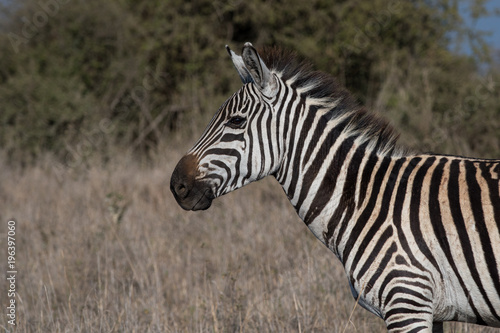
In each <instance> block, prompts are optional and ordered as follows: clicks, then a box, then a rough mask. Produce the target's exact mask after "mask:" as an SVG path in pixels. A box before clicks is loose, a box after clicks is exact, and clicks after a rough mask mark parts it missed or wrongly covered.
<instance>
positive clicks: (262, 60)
mask: <svg viewBox="0 0 500 333" xmlns="http://www.w3.org/2000/svg"><path fill="white" fill-rule="evenodd" d="M226 49H227V52H228V53H229V56H230V58H231V60H232V62H233V65H234V67H235V68H236V70H237V72H238V74H239V76H240V78H241V80H242V82H243V86H242V87H241V88H240V89H239V90H238V91H237V92H236V93H234V94H233V95H232V96H231V97H230V98H229V99H228V100H227V101H226V102H225V103H224V104H223V105H222V106H221V107H220V109H219V111H218V112H217V113H216V114H215V116H214V117H213V118H212V120H211V121H210V123H209V124H208V126H207V127H206V129H205V131H204V132H203V134H202V135H201V138H200V139H199V140H198V141H197V142H196V143H195V144H194V146H193V147H192V148H191V149H190V150H189V151H188V152H187V153H186V155H184V157H182V158H181V160H180V161H179V162H178V164H177V166H176V167H175V169H174V171H173V173H172V177H171V182H170V188H171V191H172V193H173V195H174V197H175V199H176V201H177V203H178V204H179V205H180V206H181V207H182V208H183V209H185V210H193V211H194V210H204V209H208V208H209V207H210V205H211V202H212V200H213V199H215V198H217V197H219V196H221V195H224V194H226V193H229V192H231V191H233V190H235V189H238V188H240V187H242V186H244V185H246V184H249V183H251V182H254V181H257V180H259V179H262V178H264V177H266V176H269V175H271V176H273V177H275V178H276V180H277V181H278V182H279V183H280V184H281V186H282V188H283V190H284V192H285V194H286V195H287V197H288V199H289V201H290V202H291V204H292V205H293V207H294V208H295V210H296V212H297V214H298V216H299V217H300V218H301V219H302V220H303V221H304V222H305V224H306V225H307V226H308V228H309V229H310V230H311V231H312V233H313V234H314V235H315V236H316V237H317V238H318V239H319V240H320V241H321V242H322V243H323V244H325V245H326V246H327V247H328V248H329V249H330V250H331V251H332V252H333V253H334V254H335V255H336V256H337V257H338V259H339V260H340V261H341V262H342V264H343V267H344V269H345V273H346V276H347V279H348V281H349V285H350V288H351V291H352V294H353V297H354V298H355V299H356V300H357V301H359V304H360V305H361V306H362V307H363V308H365V309H367V310H368V311H370V312H372V313H374V314H375V315H377V316H379V317H380V318H382V319H383V320H384V321H385V324H386V326H387V330H388V332H431V331H432V332H443V322H444V321H462V322H469V323H476V324H480V325H487V326H494V327H500V274H499V270H500V180H499V179H500V160H488V159H476V158H466V157H460V156H450V155H436V154H427V153H426V154H422V153H416V152H412V151H411V150H409V149H405V148H404V147H402V146H401V145H399V144H398V143H397V134H396V133H395V131H394V130H393V129H392V127H391V126H390V125H389V124H388V122H386V121H384V120H382V119H381V118H380V117H378V116H376V115H374V114H373V113H370V112H368V111H367V110H366V108H365V107H363V106H361V105H360V104H358V103H357V101H356V100H355V99H354V97H352V95H351V94H350V93H349V92H348V91H347V90H346V89H345V88H343V87H341V86H339V85H338V84H337V83H336V81H335V79H334V78H333V77H332V76H330V75H328V74H325V73H323V72H319V71H315V70H313V69H312V66H311V65H309V64H308V63H307V62H305V61H300V60H298V59H297V56H296V55H295V54H294V53H293V52H289V51H284V50H282V49H280V48H277V47H271V48H266V49H263V50H262V51H261V52H257V50H256V49H255V48H254V47H253V46H252V44H251V43H246V44H244V47H243V50H242V54H241V55H237V54H236V53H235V52H233V51H232V50H231V49H230V48H229V47H228V46H226Z"/></svg>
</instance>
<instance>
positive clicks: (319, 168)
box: [276, 131, 368, 250]
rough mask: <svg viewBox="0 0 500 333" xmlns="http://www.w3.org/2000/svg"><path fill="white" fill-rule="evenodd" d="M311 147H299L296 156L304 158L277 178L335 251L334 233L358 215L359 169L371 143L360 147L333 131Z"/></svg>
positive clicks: (310, 227)
mask: <svg viewBox="0 0 500 333" xmlns="http://www.w3.org/2000/svg"><path fill="white" fill-rule="evenodd" d="M332 142H333V144H332ZM310 144H311V145H314V148H310V147H307V146H306V145H304V146H302V147H299V148H297V149H300V150H301V152H296V153H295V154H294V155H295V156H301V157H302V158H296V159H295V160H294V161H292V162H291V163H290V165H289V167H288V168H287V169H286V170H288V173H287V174H286V175H283V174H278V175H277V176H276V178H277V179H278V181H279V182H280V184H281V185H282V187H283V189H284V191H285V193H286V195H287V197H288V198H289V200H290V202H291V204H292V205H293V206H294V208H295V210H296V211H297V214H298V215H299V216H300V217H301V218H302V220H303V221H304V222H305V223H306V225H307V226H308V227H309V229H311V231H312V232H313V233H314V235H315V236H316V237H317V238H318V239H319V240H320V241H321V242H323V243H324V244H325V245H327V246H328V247H330V248H331V249H332V250H333V248H332V246H333V247H336V245H335V244H329V240H331V239H332V236H333V233H334V231H335V230H337V231H338V230H339V229H341V228H345V226H342V224H347V223H349V221H350V220H351V218H352V216H353V214H354V212H355V208H356V202H357V201H358V200H357V197H356V192H357V191H359V186H358V176H359V168H360V166H361V165H362V164H363V161H364V160H365V157H366V155H367V154H366V150H367V145H368V143H367V142H365V143H361V144H360V143H358V140H356V137H353V136H347V135H345V134H344V133H342V132H338V131H337V132H336V131H332V133H331V135H330V136H327V137H326V138H325V140H324V141H323V142H322V143H321V142H320V143H318V142H311V143H310ZM327 145H329V146H327ZM289 154H290V153H289Z"/></svg>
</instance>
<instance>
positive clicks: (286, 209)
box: [0, 147, 492, 332]
mask: <svg viewBox="0 0 500 333" xmlns="http://www.w3.org/2000/svg"><path fill="white" fill-rule="evenodd" d="M170 148H171V147H170ZM184 148H186V147H184ZM166 151H167V152H166V154H165V156H163V157H159V158H158V159H156V162H155V163H152V164H149V165H140V163H138V162H137V161H134V160H133V159H131V158H127V157H122V158H120V159H119V160H117V161H115V162H114V163H110V164H109V165H108V166H107V167H100V166H91V167H89V168H88V169H87V170H86V171H81V170H80V171H78V170H69V171H68V172H67V173H66V174H65V175H64V176H62V177H57V176H56V174H55V173H54V170H53V164H52V163H51V162H50V160H49V161H45V162H40V164H39V165H38V166H37V167H31V168H27V169H25V170H18V169H15V168H13V167H9V166H7V165H6V164H5V163H1V165H0V167H1V168H2V173H1V174H0V219H1V221H2V229H1V231H0V232H1V233H2V234H1V241H0V244H1V247H2V249H5V247H6V245H5V239H6V235H5V232H6V221H7V220H8V219H10V218H14V219H15V220H16V221H17V235H16V236H17V257H16V260H17V266H18V276H17V278H18V280H17V285H16V288H17V291H18V296H17V301H18V309H17V316H18V325H17V330H18V332H266V331H267V332H343V331H344V329H345V331H346V332H381V331H384V324H383V322H382V321H381V320H380V319H377V318H376V317H375V316H373V315H371V314H369V313H368V312H367V311H365V310H363V309H361V308H360V307H359V306H358V307H356V309H355V310H354V312H353V314H352V317H351V322H348V318H349V316H350V315H351V312H352V309H353V307H354V306H355V301H354V300H353V299H352V296H351V294H350V290H349V287H348V284H347V280H346V279H345V277H344V271H343V269H342V267H341V265H340V263H339V262H338V260H337V259H336V258H335V257H334V256H333V254H331V253H330V252H329V251H328V250H327V249H326V248H324V246H323V245H322V244H320V243H319V242H318V241H317V240H316V239H315V238H314V237H313V236H312V234H311V233H310V232H309V231H308V230H307V228H306V227H305V225H304V224H303V223H302V222H301V221H300V220H299V218H298V217H297V216H296V214H295V212H294V211H293V209H292V208H291V206H290V204H289V203H288V202H287V200H286V198H285V196H284V195H283V193H282V190H281V188H280V187H279V185H278V184H277V183H276V182H275V181H274V180H272V179H268V180H266V181H263V182H260V183H258V184H253V185H251V186H249V187H247V188H245V189H243V190H240V191H236V192H235V193H232V194H230V195H227V196H225V197H223V198H220V199H218V200H217V201H215V202H214V205H213V207H212V208H211V209H210V210H208V211H204V212H195V213H193V212H185V211H183V210H181V208H179V207H178V206H177V204H176V203H175V201H174V200H173V197H172V195H171V194H170V190H169V179H170V174H171V172H172V169H173V167H174V165H175V162H176V161H177V160H178V159H179V158H180V156H181V155H182V150H179V149H178V148H176V149H168V148H167V149H166ZM96 165H97V164H96ZM1 253H2V261H1V262H2V263H4V262H5V261H4V258H5V250H2V251H1ZM2 267H5V266H4V264H3V265H2ZM0 283H1V284H0V292H1V294H0V295H1V297H0V299H1V306H2V308H3V309H5V306H6V299H7V297H6V283H5V280H4V279H2V281H1V282H0ZM0 318H1V319H0V327H1V328H2V329H3V330H5V331H13V330H12V326H10V325H8V324H7V323H6V316H5V315H2V316H1V317H0ZM446 327H448V328H451V329H452V330H451V331H453V332H467V330H466V329H467V328H468V329H469V331H468V332H488V330H487V329H483V328H480V327H475V326H468V327H467V326H463V325H455V324H447V326H446ZM448 331H449V330H448ZM491 331H492V330H491Z"/></svg>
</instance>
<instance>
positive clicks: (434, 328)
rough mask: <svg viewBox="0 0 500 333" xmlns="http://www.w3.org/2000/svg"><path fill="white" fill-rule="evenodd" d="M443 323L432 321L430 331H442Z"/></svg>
mask: <svg viewBox="0 0 500 333" xmlns="http://www.w3.org/2000/svg"><path fill="white" fill-rule="evenodd" d="M443 332H444V330H443V323H442V322H439V323H438V322H434V323H432V333H443Z"/></svg>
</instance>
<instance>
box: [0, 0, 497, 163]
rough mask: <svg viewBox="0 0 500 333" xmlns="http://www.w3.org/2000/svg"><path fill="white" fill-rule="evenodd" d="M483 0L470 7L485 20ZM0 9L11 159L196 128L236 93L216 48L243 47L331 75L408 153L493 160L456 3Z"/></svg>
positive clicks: (491, 120)
mask: <svg viewBox="0 0 500 333" xmlns="http://www.w3.org/2000/svg"><path fill="white" fill-rule="evenodd" d="M483 2H484V1H480V0H476V1H470V2H469V1H467V2H466V3H467V4H468V5H469V6H470V11H471V12H472V13H474V15H475V16H476V17H480V16H482V15H486V14H487V13H486V12H485V9H484V8H483ZM3 3H4V5H3V6H4V8H3V13H4V15H2V20H1V24H2V27H1V29H2V32H3V33H2V34H1V37H0V38H1V43H0V54H2V66H1V68H0V102H1V103H0V105H1V106H0V108H1V112H0V124H1V128H2V131H1V132H0V147H1V148H2V149H3V150H4V151H6V153H7V155H6V156H7V157H8V158H9V160H11V161H14V162H15V163H17V162H19V161H21V162H23V163H26V162H29V163H31V162H33V161H34V160H36V159H37V158H39V157H40V156H41V154H45V153H46V152H49V153H51V154H52V155H55V156H56V157H57V158H58V159H59V160H60V161H62V163H63V164H64V165H67V166H71V165H74V164H81V162H83V161H85V160H87V159H88V158H90V157H91V156H92V155H96V154H97V155H99V156H102V157H104V159H105V160H107V159H109V158H110V156H112V155H113V152H114V150H113V149H115V148H116V147H125V148H127V149H131V150H132V151H133V152H134V154H140V155H141V156H147V155H148V154H150V153H151V151H154V150H157V148H158V145H159V144H160V143H161V142H162V141H164V140H171V139H172V137H173V136H176V135H177V136H179V135H181V136H184V135H185V137H190V136H191V134H192V133H198V132H199V131H200V129H201V127H202V126H203V125H204V124H206V123H207V121H208V119H209V118H210V117H211V116H212V115H213V113H214V112H215V111H216V108H217V107H218V106H219V105H220V104H221V102H222V101H223V100H224V99H225V98H227V97H228V96H229V95H230V94H231V93H232V92H233V91H234V90H235V89H237V88H238V87H239V85H240V82H239V81H238V77H237V75H236V73H235V72H234V70H233V68H232V65H231V63H230V61H229V59H228V57H227V55H226V53H225V50H224V45H225V44H229V45H231V46H232V48H233V49H236V50H238V49H239V47H241V45H242V43H243V42H246V41H251V42H252V43H253V44H254V45H256V46H264V45H279V46H281V47H284V48H288V49H292V50H295V51H296V52H297V53H298V55H299V56H300V57H303V58H305V59H308V60H310V61H311V62H312V63H313V65H314V67H315V68H317V69H320V70H323V71H325V72H328V73H331V74H333V75H335V76H336V77H337V78H338V80H339V81H340V82H341V83H342V84H344V85H345V86H347V88H348V89H349V90H350V91H351V92H352V93H353V94H355V96H356V98H357V99H358V100H359V101H360V102H361V103H363V104H365V105H367V106H368V107H369V108H370V109H373V110H375V111H378V112H381V113H382V114H384V115H385V116H386V117H388V118H389V119H390V120H391V121H392V123H393V124H394V125H395V127H396V128H397V129H398V130H399V131H401V132H403V134H404V135H403V137H402V138H403V141H404V142H406V143H407V144H409V145H410V146H413V147H418V148H419V149H422V150H433V151H438V152H444V153H459V154H464V155H470V154H473V155H478V156H483V157H498V156H500V143H499V141H500V140H499V137H498V133H500V97H499V96H500V93H499V91H500V83H499V82H500V74H499V70H498V64H497V65H495V64H494V63H493V61H492V56H491V55H492V54H493V51H492V50H490V49H489V48H488V46H487V45H486V44H485V43H484V42H483V40H482V35H481V33H480V32H478V31H475V30H472V29H470V28H467V26H466V25H465V24H464V22H463V19H462V17H461V16H460V15H459V12H458V6H459V4H460V3H462V2H461V1H458V0H434V1H424V0H419V1H402V0H392V1H382V0H376V1H354V0H344V1H335V2H332V1H319V0H317V1H299V0H297V1H295V0H294V1H286V2H283V1H238V0H232V1H212V0H194V1H177V0H169V1H165V0H162V1H159V0H154V1H130V0H129V1H127V0H117V1H106V2H102V1H96V0H86V1H79V0H72V1H62V0H46V1H41V2H39V1H29V0H23V1H15V2H10V3H9V2H3ZM452 37H453V38H452ZM457 39H462V40H467V39H468V40H470V41H471V42H472V44H473V45H474V52H475V53H474V54H473V55H472V56H465V55H460V54H457V53H456V52H453V47H452V44H453V43H452V41H454V40H457ZM481 64H482V66H483V68H486V70H483V71H482V72H480V65H481Z"/></svg>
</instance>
